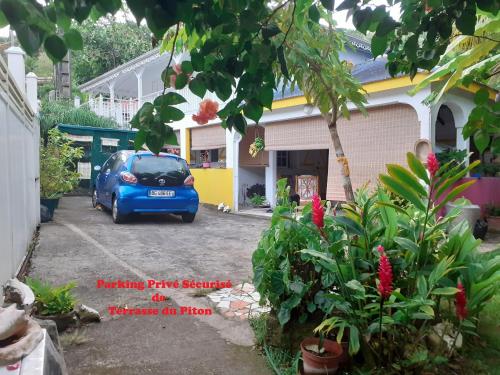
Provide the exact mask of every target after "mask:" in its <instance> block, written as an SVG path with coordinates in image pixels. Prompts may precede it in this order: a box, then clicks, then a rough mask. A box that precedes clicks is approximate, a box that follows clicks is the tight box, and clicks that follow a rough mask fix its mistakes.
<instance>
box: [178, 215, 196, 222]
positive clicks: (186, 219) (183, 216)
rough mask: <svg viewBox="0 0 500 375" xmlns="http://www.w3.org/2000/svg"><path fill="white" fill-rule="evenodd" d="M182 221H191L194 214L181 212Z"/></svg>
mask: <svg viewBox="0 0 500 375" xmlns="http://www.w3.org/2000/svg"><path fill="white" fill-rule="evenodd" d="M181 216H182V221H183V222H185V223H192V222H193V221H194V218H195V216H196V214H182V215H181Z"/></svg>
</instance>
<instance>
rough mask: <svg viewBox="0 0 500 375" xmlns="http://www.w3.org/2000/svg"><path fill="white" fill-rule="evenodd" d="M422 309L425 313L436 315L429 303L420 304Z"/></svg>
mask: <svg viewBox="0 0 500 375" xmlns="http://www.w3.org/2000/svg"><path fill="white" fill-rule="evenodd" d="M419 309H420V311H422V312H423V313H424V314H427V315H430V316H434V309H433V308H432V307H431V306H428V305H422V306H420V308H419Z"/></svg>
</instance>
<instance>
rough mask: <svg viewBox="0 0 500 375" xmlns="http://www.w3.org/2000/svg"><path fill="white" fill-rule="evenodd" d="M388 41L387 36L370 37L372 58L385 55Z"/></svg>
mask: <svg viewBox="0 0 500 375" xmlns="http://www.w3.org/2000/svg"><path fill="white" fill-rule="evenodd" d="M388 41H389V40H388V38H387V36H377V35H374V36H373V37H372V42H371V47H372V54H373V58H375V57H377V56H381V55H383V54H384V53H385V51H386V49H387V43H388Z"/></svg>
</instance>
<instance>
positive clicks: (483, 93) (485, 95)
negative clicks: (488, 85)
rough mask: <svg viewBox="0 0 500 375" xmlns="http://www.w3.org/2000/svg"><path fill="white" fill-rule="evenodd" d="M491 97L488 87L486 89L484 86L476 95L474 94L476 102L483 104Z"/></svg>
mask: <svg viewBox="0 0 500 375" xmlns="http://www.w3.org/2000/svg"><path fill="white" fill-rule="evenodd" d="M489 98H490V93H489V91H488V89H485V88H484V87H483V88H481V89H479V90H478V91H477V92H476V95H474V103H475V104H476V105H483V104H486V103H487V102H488V99H489Z"/></svg>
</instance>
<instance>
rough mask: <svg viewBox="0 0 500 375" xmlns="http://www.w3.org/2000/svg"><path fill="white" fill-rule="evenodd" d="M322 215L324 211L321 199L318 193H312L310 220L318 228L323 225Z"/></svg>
mask: <svg viewBox="0 0 500 375" xmlns="http://www.w3.org/2000/svg"><path fill="white" fill-rule="evenodd" d="M324 216H325V211H324V210H323V206H322V205H321V199H320V197H319V196H318V194H314V196H313V198H312V220H313V223H314V224H315V225H316V226H317V227H318V228H319V229H322V228H323V227H324V226H325V222H324V220H323V218H324Z"/></svg>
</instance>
